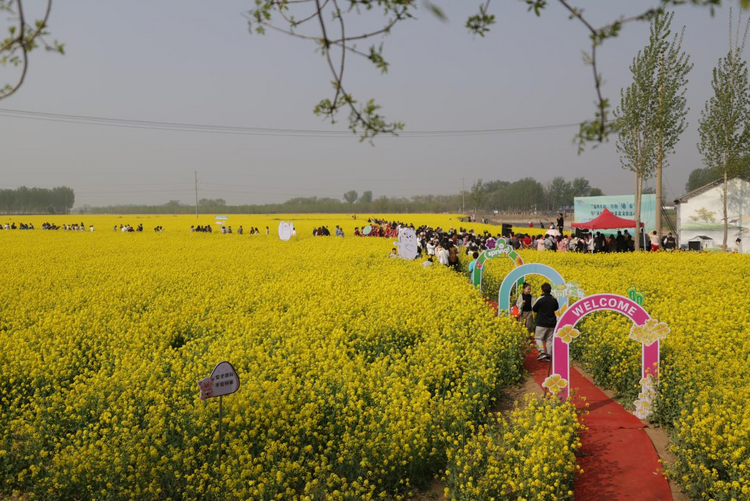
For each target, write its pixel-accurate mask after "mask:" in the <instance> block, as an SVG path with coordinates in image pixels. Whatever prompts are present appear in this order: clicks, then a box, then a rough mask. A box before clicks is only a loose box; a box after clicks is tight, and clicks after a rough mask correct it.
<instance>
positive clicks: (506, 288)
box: [497, 263, 568, 315]
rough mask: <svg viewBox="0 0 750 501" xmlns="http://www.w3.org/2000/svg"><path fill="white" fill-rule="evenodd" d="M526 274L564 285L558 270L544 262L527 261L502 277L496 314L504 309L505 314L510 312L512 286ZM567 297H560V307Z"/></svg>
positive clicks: (565, 302)
mask: <svg viewBox="0 0 750 501" xmlns="http://www.w3.org/2000/svg"><path fill="white" fill-rule="evenodd" d="M526 275H542V276H543V277H546V278H548V279H549V280H550V281H551V282H552V283H553V284H555V285H565V279H564V278H563V277H562V275H560V273H558V271H557V270H556V269H554V268H552V267H550V266H547V265H546V264H539V263H529V264H524V265H522V266H519V267H518V268H516V269H514V270H512V271H511V272H510V273H508V274H507V275H506V276H505V278H504V279H503V283H502V284H501V285H500V293H499V294H498V297H497V314H498V315H500V314H501V313H500V312H501V311H505V312H506V314H510V291H511V289H512V288H513V286H514V285H515V284H516V283H517V282H520V281H522V280H523V279H524V277H526ZM567 302H568V298H567V297H565V298H562V299H561V300H560V307H562V306H563V304H567Z"/></svg>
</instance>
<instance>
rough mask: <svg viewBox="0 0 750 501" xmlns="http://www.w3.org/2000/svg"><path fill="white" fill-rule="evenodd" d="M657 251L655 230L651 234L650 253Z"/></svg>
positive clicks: (657, 236)
mask: <svg viewBox="0 0 750 501" xmlns="http://www.w3.org/2000/svg"><path fill="white" fill-rule="evenodd" d="M658 250H659V235H657V234H656V230H654V231H653V232H652V233H651V252H656V251H658Z"/></svg>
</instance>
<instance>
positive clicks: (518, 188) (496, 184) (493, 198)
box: [467, 177, 604, 212]
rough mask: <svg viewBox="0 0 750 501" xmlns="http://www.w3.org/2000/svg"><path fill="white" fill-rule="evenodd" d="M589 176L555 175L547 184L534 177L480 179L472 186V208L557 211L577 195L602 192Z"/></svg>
mask: <svg viewBox="0 0 750 501" xmlns="http://www.w3.org/2000/svg"><path fill="white" fill-rule="evenodd" d="M603 194H604V193H602V190H600V189H599V188H592V187H591V183H589V180H588V179H586V178H584V177H577V178H575V179H573V180H572V181H566V180H565V178H563V177H556V178H554V179H553V180H552V181H550V182H549V183H547V184H546V185H543V184H542V183H540V182H539V181H537V180H536V179H534V178H531V177H525V178H523V179H519V180H518V181H515V182H512V183H511V182H508V181H489V182H484V181H483V180H482V179H480V180H478V181H477V182H475V183H474V185H473V186H472V187H471V192H470V193H469V199H470V201H471V205H470V206H467V208H470V210H474V211H480V210H484V211H487V210H492V211H495V210H496V211H499V212H529V211H558V210H563V209H567V208H571V207H573V200H574V199H575V197H596V196H601V195H603Z"/></svg>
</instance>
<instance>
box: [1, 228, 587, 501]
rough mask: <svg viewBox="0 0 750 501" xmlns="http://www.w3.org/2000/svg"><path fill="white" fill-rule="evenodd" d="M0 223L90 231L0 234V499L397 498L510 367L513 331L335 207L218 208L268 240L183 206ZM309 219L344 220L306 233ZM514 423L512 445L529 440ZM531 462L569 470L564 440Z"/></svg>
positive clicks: (454, 440)
mask: <svg viewBox="0 0 750 501" xmlns="http://www.w3.org/2000/svg"><path fill="white" fill-rule="evenodd" d="M278 219H287V220H293V221H295V224H296V227H297V229H298V237H296V238H293V239H292V240H291V241H289V242H282V241H280V240H279V239H278V238H277V237H276V236H275V227H274V226H273V225H274V224H275V225H276V226H277V225H278ZM399 219H404V220H408V221H409V222H414V223H415V224H421V222H422V221H424V222H425V223H426V222H430V223H431V224H443V225H445V226H446V227H447V226H450V224H451V222H452V218H451V216H437V217H436V218H435V219H437V220H438V221H439V222H438V223H436V222H435V221H434V220H433V221H428V220H427V219H428V218H426V217H425V216H419V217H416V216H415V217H414V218H411V217H407V216H402V217H399ZM14 220H16V221H23V222H33V223H34V224H35V226H36V227H37V228H39V227H40V226H41V223H42V222H44V221H51V222H54V223H56V224H63V223H73V222H83V223H84V224H85V225H86V226H87V227H88V225H89V224H93V225H94V226H95V230H96V231H95V232H93V233H91V232H88V231H86V232H68V231H62V230H60V231H41V230H34V231H18V230H17V231H0V266H1V267H2V269H3V270H4V278H3V282H2V284H3V287H2V288H1V289H0V497H8V496H10V497H20V498H24V499H25V498H29V499H37V498H41V499H48V498H58V499H178V498H208V499H370V498H382V497H386V498H401V497H404V496H408V495H410V494H412V493H414V492H416V491H417V490H418V489H420V488H421V487H422V486H425V485H426V484H427V483H428V482H430V481H432V480H433V479H434V478H438V477H441V476H442V477H444V476H445V475H446V473H445V469H446V465H447V464H448V463H447V462H448V458H449V457H450V458H451V460H455V458H457V457H460V455H461V454H462V452H460V450H462V448H463V444H464V443H466V441H467V440H471V437H472V435H473V433H474V432H475V431H476V430H477V429H479V427H480V426H481V425H482V423H484V422H485V421H486V420H487V409H488V407H489V406H490V405H491V403H492V401H493V399H494V397H495V395H496V394H497V390H498V389H499V388H501V387H502V386H504V385H507V384H509V383H511V382H513V381H516V380H517V379H518V378H519V376H520V374H521V371H522V368H521V364H522V357H523V354H522V352H521V350H520V349H519V348H520V346H521V345H522V343H523V339H524V337H525V336H524V332H523V331H522V330H521V329H520V328H519V327H518V326H517V325H516V324H515V323H513V322H511V321H510V320H507V319H504V318H503V319H498V318H497V317H494V316H493V315H492V314H491V313H490V311H489V309H488V308H487V306H486V304H485V303H484V301H483V299H482V297H481V296H480V295H479V294H477V292H476V291H475V290H474V289H473V288H472V287H471V285H470V284H469V282H468V280H467V278H466V277H465V276H463V275H460V274H457V273H455V272H453V271H451V270H448V269H445V268H441V267H438V266H433V267H432V268H427V269H425V268H423V267H422V266H421V265H420V263H418V262H404V261H401V260H398V259H388V258H387V254H388V252H389V250H390V248H391V246H392V242H391V241H390V240H388V239H375V238H362V239H355V238H352V237H351V232H352V229H353V227H354V226H355V225H361V223H362V221H361V220H357V221H355V220H353V219H351V217H349V218H348V219H347V217H346V216H344V217H335V216H328V217H326V216H315V215H311V216H292V217H285V216H281V217H277V216H274V217H268V216H243V217H236V218H235V217H234V216H229V219H228V222H229V224H232V225H233V226H234V227H235V229H236V228H237V227H238V226H239V225H240V224H243V226H244V227H245V230H246V231H247V230H248V229H249V227H250V226H257V227H259V228H261V229H262V230H264V229H265V226H266V225H269V226H271V228H272V232H271V236H268V237H266V236H265V235H264V234H261V235H260V236H250V235H247V234H246V235H242V236H240V235H236V234H234V235H221V234H216V233H214V234H210V235H209V234H203V233H190V232H189V231H188V228H189V226H190V225H191V224H196V222H195V221H196V220H195V218H189V217H185V216H181V217H171V216H166V217H165V216H162V217H147V216H142V217H126V216H123V217H122V218H121V217H118V216H100V217H99V216H98V217H92V216H88V217H86V216H75V217H72V216H71V217H56V218H47V217H34V218H26V217H19V218H14ZM199 221H200V223H197V224H211V223H213V217H212V216H204V217H202V218H201V219H199ZM120 223H122V224H132V225H137V224H139V223H143V224H144V227H145V231H144V232H143V233H121V232H119V231H113V227H114V225H116V224H117V225H119V224H120ZM321 224H327V225H328V226H329V228H331V229H333V228H334V227H335V225H336V224H340V225H342V226H343V227H344V229H345V231H346V232H347V233H348V235H349V236H348V237H347V238H344V239H340V238H335V237H330V238H312V236H311V233H312V228H313V227H314V226H318V225H321ZM157 225H161V226H163V227H164V228H165V231H164V233H154V232H153V227H154V226H157ZM488 228H489V227H488ZM492 228H496V227H492ZM222 360H228V361H230V362H231V363H232V364H233V365H234V367H235V368H236V370H237V372H238V374H239V375H240V379H241V387H240V389H239V391H238V392H237V393H235V394H233V395H230V396H228V397H225V399H224V411H225V420H224V455H223V460H222V463H221V466H220V467H218V466H217V461H216V460H217V448H216V444H217V439H218V421H217V401H216V399H214V400H210V401H201V400H200V399H199V391H198V386H197V381H198V380H199V379H201V378H203V377H205V376H207V375H208V374H209V373H210V371H211V369H212V368H213V366H214V365H215V364H216V363H218V362H219V361H222ZM526 412H527V414H529V415H532V416H533V415H537V414H538V415H539V416H540V417H541V413H543V412H544V406H543V405H541V404H540V405H538V406H534V405H532V406H530V407H529V410H528V411H526ZM535 433H538V434H539V437H542V436H545V437H546V436H547V435H546V433H548V432H546V431H545V432H544V433H545V434H544V435H542V430H538V431H537V432H535ZM556 433H558V434H559V437H561V438H559V439H558V441H556V442H554V443H562V442H565V443H566V444H569V445H573V442H574V441H575V440H576V439H575V436H574V435H575V433H572V432H571V430H570V429H564V430H559V431H557V432H556ZM529 436H530V438H531V440H530V441H528V442H524V443H523V444H519V446H518V447H517V448H516V449H514V450H515V451H516V452H515V454H516V455H519V454H520V455H528V456H530V457H531V456H533V457H535V458H539V459H541V458H542V457H543V455H542V454H540V453H539V451H538V448H539V445H537V444H541V441H539V440H534V437H535V435H534V434H533V433H531V434H530V435H529ZM545 440H546V439H545ZM541 445H544V444H541ZM544 446H545V447H546V445H544ZM456 451H458V452H456ZM494 457H495V458H496V459H495V460H496V461H497V460H502V458H499V459H498V456H497V454H495V456H494ZM548 461H549V469H552V470H554V471H556V472H558V471H559V472H560V474H561V475H563V477H565V478H564V479H563V483H565V485H566V486H567V485H569V483H570V481H571V479H572V474H571V468H572V465H573V461H574V458H571V457H569V455H564V454H563V453H562V452H560V454H559V455H552V457H549V458H548ZM528 474H529V475H532V473H531V472H529V473H528ZM506 475H510V476H512V478H510V477H508V478H505V479H504V481H505V482H506V483H507V482H510V481H514V482H518V481H522V479H523V478H524V476H525V475H526V472H522V473H521V474H518V472H506ZM530 478H531V477H530ZM537 478H538V477H537ZM498 479H499V480H500V481H503V478H499V477H498V476H497V475H495V476H493V478H492V481H493V482H495V481H498ZM566 489H567V487H562V488H559V489H558V488H556V490H557V491H559V492H563V493H565V492H567V491H566ZM457 492H458V491H457Z"/></svg>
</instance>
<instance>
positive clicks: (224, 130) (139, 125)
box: [0, 108, 580, 138]
mask: <svg viewBox="0 0 750 501" xmlns="http://www.w3.org/2000/svg"><path fill="white" fill-rule="evenodd" d="M0 116H2V117H6V118H21V119H24V120H39V121H44V122H60V123H68V124H78V125H98V126H104V127H119V128H128V129H147V130H166V131H175V132H193V133H202V134H226V135H244V136H248V135H250V136H252V135H257V136H275V137H316V138H322V137H353V136H355V134H353V133H352V131H348V130H325V129H286V128H270V127H238V126H231V125H211V124H194V123H183V122H160V121H151V120H130V119H123V118H110V117H97V116H87V115H69V114H62V113H45V112H38V111H27V110H13V109H8V108H0ZM579 125H580V124H579V123H566V124H555V125H538V126H530V127H506V128H493V129H457V130H410V131H402V132H399V134H398V137H402V138H405V137H410V138H411V137H459V136H486V135H499V134H509V133H519V132H541V131H550V130H557V129H566V128H571V127H578V126H579ZM355 137H356V136H355ZM380 137H396V136H391V135H383V136H380Z"/></svg>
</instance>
